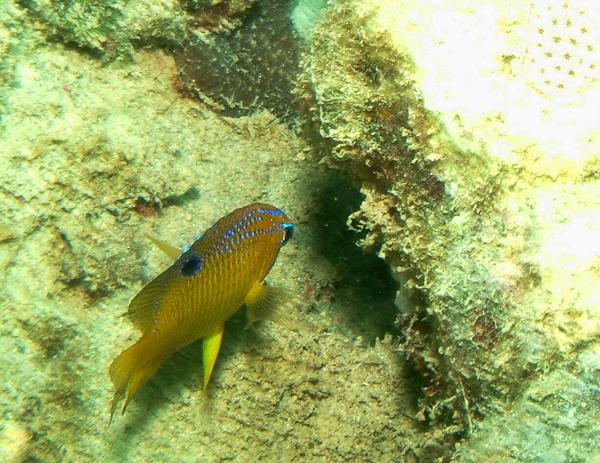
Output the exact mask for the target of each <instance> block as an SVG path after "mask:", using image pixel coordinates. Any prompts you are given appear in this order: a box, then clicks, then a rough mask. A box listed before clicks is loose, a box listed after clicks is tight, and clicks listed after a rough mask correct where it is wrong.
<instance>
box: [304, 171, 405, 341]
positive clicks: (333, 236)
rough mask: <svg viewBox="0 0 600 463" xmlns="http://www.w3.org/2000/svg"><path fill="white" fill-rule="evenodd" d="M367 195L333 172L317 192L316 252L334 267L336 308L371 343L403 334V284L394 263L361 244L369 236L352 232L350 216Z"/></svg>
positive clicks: (332, 277)
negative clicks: (399, 321)
mask: <svg viewBox="0 0 600 463" xmlns="http://www.w3.org/2000/svg"><path fill="white" fill-rule="evenodd" d="M362 199H363V198H362V195H361V194H360V192H359V191H358V190H357V189H356V187H355V186H354V185H353V184H352V183H351V182H350V181H349V179H348V178H347V177H345V176H344V175H343V174H342V173H341V172H339V171H337V170H332V171H330V172H329V173H328V174H327V175H326V178H325V181H324V182H323V186H322V187H321V188H320V189H319V190H318V191H317V197H316V201H315V204H316V205H317V207H316V210H315V211H314V219H313V220H312V223H313V226H314V230H313V233H314V237H315V238H314V239H315V251H316V252H317V253H318V254H319V255H320V256H321V257H323V258H325V259H326V260H327V261H328V262H329V264H331V265H332V266H333V268H334V272H333V275H332V276H331V284H332V285H333V294H334V304H332V306H333V307H334V310H335V311H339V312H342V313H336V314H335V315H339V316H340V318H342V319H346V320H347V322H348V326H349V328H350V329H351V331H352V332H353V333H354V334H355V335H358V336H363V337H364V338H366V339H367V340H369V341H373V340H374V339H375V338H376V337H382V336H383V335H384V334H386V333H397V332H398V331H397V328H396V326H395V324H394V321H395V320H396V317H397V315H398V311H397V308H396V306H395V304H394V298H395V295H396V291H397V290H398V287H399V285H398V283H397V282H396V281H395V280H394V279H393V277H392V275H391V273H390V270H389V268H388V265H387V264H386V263H385V262H384V261H383V260H382V259H380V258H379V257H377V256H376V255H375V254H372V253H369V252H366V251H364V250H362V249H361V248H360V247H359V246H358V245H357V241H359V240H360V239H361V238H362V237H363V235H362V234H361V233H357V232H355V231H352V230H349V229H348V226H347V220H348V217H349V216H350V214H352V213H353V212H355V211H357V210H358V209H359V208H360V205H361V202H362Z"/></svg>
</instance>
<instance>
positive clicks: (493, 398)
mask: <svg viewBox="0 0 600 463" xmlns="http://www.w3.org/2000/svg"><path fill="white" fill-rule="evenodd" d="M510 5H511V6H510V7H508V6H506V5H504V3H503V2H496V1H492V0H489V1H485V2H469V4H468V5H464V2H461V3H460V5H459V2H455V1H451V0H448V1H437V2H434V3H433V4H430V3H423V2H418V1H408V2H402V3H401V5H399V4H398V2H394V1H387V0H373V1H369V2H334V3H333V4H332V5H331V7H330V8H329V9H328V11H327V14H326V18H325V21H323V22H322V23H321V24H319V25H318V26H317V28H316V29H315V30H314V31H313V36H312V42H311V53H310V54H309V55H307V56H306V59H305V67H306V70H307V80H308V81H309V82H310V83H311V85H312V86H313V88H314V93H315V100H316V102H317V111H318V113H317V114H318V117H319V119H320V122H321V133H322V135H323V137H324V138H325V140H327V141H328V142H329V143H330V144H331V145H332V153H331V155H330V156H329V157H328V162H329V163H330V164H333V165H336V166H338V167H339V168H342V169H344V170H346V171H348V172H351V173H352V174H353V175H354V176H355V178H356V179H357V180H358V181H359V182H360V183H361V185H362V191H363V193H364V196H365V199H364V201H363V204H362V206H361V208H360V210H359V211H358V212H356V213H355V214H354V215H353V217H352V218H351V220H350V224H351V226H353V227H355V228H358V229H362V230H365V231H367V237H366V238H365V239H364V240H363V242H362V245H363V246H364V247H365V248H368V249H374V250H377V251H378V252H379V255H380V256H381V257H383V258H385V259H386V261H387V262H388V263H389V264H390V267H391V268H392V270H393V271H394V272H395V274H396V276H397V278H398V279H399V280H400V281H403V282H406V283H407V285H408V286H409V287H410V288H413V289H414V295H413V297H412V298H410V297H408V298H407V297H406V295H402V294H400V295H399V297H398V301H399V309H400V311H401V314H400V316H399V324H400V326H401V328H402V330H403V332H404V333H405V340H404V346H403V348H404V350H405V351H406V352H407V353H408V354H410V355H411V357H412V359H413V361H414V365H415V369H416V370H417V371H418V372H419V373H420V374H421V376H422V377H423V389H422V398H421V411H420V413H419V416H420V417H421V419H423V420H424V421H426V422H428V423H430V424H432V425H433V429H439V430H441V433H440V434H439V435H438V437H439V440H438V442H439V443H440V445H441V448H443V447H444V445H446V450H441V451H440V452H441V453H440V455H444V454H445V455H447V456H448V457H449V455H450V454H449V453H448V450H449V449H450V448H451V447H447V445H448V444H449V443H450V444H451V443H452V442H453V440H454V439H456V438H460V437H461V436H464V435H465V434H469V433H472V434H473V438H472V440H471V441H469V440H467V441H465V442H462V444H461V447H460V448H461V449H462V450H460V451H459V453H458V454H457V458H458V455H459V456H462V457H463V458H465V461H482V458H483V456H485V458H484V459H486V458H487V456H489V455H490V452H491V451H492V450H491V449H494V452H493V454H495V455H498V459H494V461H504V460H510V459H512V458H514V459H515V460H517V461H567V460H568V461H589V459H590V458H591V457H592V456H593V455H597V453H598V447H597V446H596V445H594V439H596V440H597V436H596V437H594V429H597V426H598V421H597V420H598V417H597V416H593V414H590V413H585V412H583V410H580V408H579V407H580V405H578V401H579V400H580V399H581V398H583V397H587V395H588V394H590V393H592V394H593V392H592V391H594V390H597V377H596V376H595V374H597V365H596V366H594V365H593V364H590V363H589V361H588V362H587V363H586V362H585V361H583V360H582V358H583V357H585V358H587V359H588V360H589V359H591V358H592V356H591V354H589V355H587V356H586V355H584V350H586V351H589V352H590V353H591V352H594V351H596V352H597V346H598V344H597V340H598V336H599V334H600V313H599V311H600V286H599V285H600V283H599V281H600V279H599V278H598V277H599V270H598V269H599V266H598V262H600V260H599V259H600V247H599V246H598V240H597V239H596V238H595V237H597V236H598V233H599V232H600V211H599V209H598V197H599V192H600V179H599V177H598V166H599V161H600V158H599V157H598V154H599V153H600V149H599V148H600V136H599V135H600V132H599V131H598V128H597V121H598V119H599V117H600V109H599V107H598V106H597V105H594V104H593V103H591V102H593V101H598V96H599V95H598V93H599V92H600V85H599V83H598V81H597V78H596V76H597V70H598V65H599V63H600V61H599V59H598V57H599V51H600V50H599V49H598V46H597V44H598V43H599V40H598V30H597V28H596V27H595V26H594V25H595V24H597V20H598V15H599V14H600V11H599V8H598V6H597V4H596V3H595V2H590V1H584V0H581V1H573V2H563V3H561V4H560V5H559V4H556V3H554V2H535V3H533V2H532V3H529V2H526V3H523V4H522V3H519V4H517V3H516V2H511V4H510ZM590 349H591V350H590ZM594 349H596V350H594ZM583 371H588V372H589V373H587V374H585V375H584V374H583V373H581V374H579V373H578V372H583ZM594 378H595V379H594ZM595 388H596V389H595ZM596 395H597V393H596ZM559 397H562V399H558V398H559ZM553 398H556V400H554V399H553ZM588 400H591V399H588ZM541 401H543V402H544V406H542V407H540V406H539V405H536V402H541ZM505 412H506V413H505ZM580 412H581V413H580ZM565 414H567V415H568V416H575V415H577V416H578V418H577V423H576V424H573V425H572V426H574V427H573V428H572V429H573V430H574V431H573V433H574V434H576V436H573V437H572V438H559V437H558V436H560V435H561V434H562V433H563V432H564V430H565V428H568V426H569V423H566V422H565V418H564V415H565ZM482 418H483V420H481V419H482ZM523 423H527V424H523ZM540 423H543V426H541V425H540ZM505 428H508V429H510V428H513V429H515V428H519V432H518V433H516V432H514V433H506V434H503V435H504V437H503V439H502V440H501V441H500V442H499V441H498V440H497V439H494V438H493V437H492V436H493V435H494V433H496V432H500V433H504V431H503V429H505ZM540 429H543V435H544V438H541V437H540V438H539V439H537V438H536V437H537V436H536V435H537V432H538V431H540ZM471 442H472V445H473V447H469V445H470V443H471ZM532 442H535V443H536V446H535V447H534V448H532ZM496 446H498V448H496ZM550 455H552V456H553V457H552V458H553V459H552V460H548V459H547V458H546V456H550Z"/></svg>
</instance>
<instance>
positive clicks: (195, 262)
mask: <svg viewBox="0 0 600 463" xmlns="http://www.w3.org/2000/svg"><path fill="white" fill-rule="evenodd" d="M200 270H202V259H201V258H200V257H198V256H194V255H191V256H188V257H186V258H185V259H184V260H183V261H182V262H181V267H180V271H181V274H182V275H183V276H186V277H193V276H194V275H195V274H196V273H198V272H199V271H200Z"/></svg>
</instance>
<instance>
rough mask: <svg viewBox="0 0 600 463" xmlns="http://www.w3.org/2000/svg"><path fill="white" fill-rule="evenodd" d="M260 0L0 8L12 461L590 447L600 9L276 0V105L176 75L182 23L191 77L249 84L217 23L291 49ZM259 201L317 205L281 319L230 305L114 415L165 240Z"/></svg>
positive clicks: (2, 421) (373, 457) (568, 457)
mask: <svg viewBox="0 0 600 463" xmlns="http://www.w3.org/2000/svg"><path fill="white" fill-rule="evenodd" d="M256 4H257V2H256V1H226V0H224V1H212V2H208V1H193V0H189V1H182V2H176V1H160V2H151V1H142V2H128V1H126V0H116V1H113V2H110V3H107V2H89V1H84V0H69V1H54V2H48V1H38V0H29V1H27V0H22V1H6V2H2V3H1V4H0V210H1V211H2V214H0V318H1V324H0V326H1V328H0V330H1V331H0V338H1V340H2V342H1V343H0V360H1V361H2V363H3V365H4V367H3V368H2V369H1V370H0V384H1V385H2V386H1V387H2V394H0V460H2V461H9V462H20V461H39V462H46V461H94V462H97V461H128V462H135V461H140V462H141V461H199V460H201V461H215V462H216V461H224V460H231V461H240V462H241V461H315V462H318V461H323V462H325V461H327V462H329V461H382V462H386V461H389V462H393V461H407V462H411V461H415V462H416V461H466V462H470V461H474V462H475V461H477V462H480V461H507V462H509V461H530V462H542V461H544V462H563V461H569V462H571V461H572V462H585V461H594V458H598V457H599V456H600V448H599V446H598V442H599V441H600V440H599V439H598V437H599V436H598V431H597V430H598V427H599V422H598V419H599V418H598V416H599V414H598V413H597V403H598V400H599V392H598V391H600V362H599V360H598V359H599V358H600V344H599V343H598V339H599V337H600V283H599V282H600V279H599V278H598V277H599V276H600V275H599V273H600V257H599V256H600V248H599V244H598V243H600V241H598V240H597V236H598V235H599V231H600V209H599V207H598V203H599V198H600V149H599V148H600V136H599V134H600V132H599V131H598V127H597V121H598V120H600V117H599V116H600V114H599V112H600V108H598V105H597V104H594V102H596V101H598V100H599V98H598V97H599V96H600V95H599V94H598V93H599V92H600V89H599V87H600V83H599V82H598V79H597V73H598V66H600V59H599V52H600V50H599V48H598V43H600V40H598V39H599V37H598V34H599V33H598V30H597V26H596V24H598V23H599V22H600V21H599V18H600V11H599V9H598V7H597V6H596V5H595V3H594V2H592V1H586V0H579V1H573V2H572V1H568V2H563V3H561V4H560V5H559V4H557V3H555V2H549V1H548V2H546V1H539V2H535V3H533V2H532V3H529V2H525V3H522V2H509V3H506V2H499V1H492V0H486V1H484V2H481V1H479V2H467V3H466V4H465V2H456V1H450V0H439V1H436V2H433V3H432V2H427V3H425V2H419V1H416V0H415V1H402V2H399V1H391V0H370V1H367V2H364V1H361V2H359V1H343V2H341V1H339V2H338V1H329V2H324V1H323V0H307V1H301V2H281V5H284V6H285V5H287V6H286V7H284V8H283V10H286V9H287V10H289V11H290V12H291V16H292V20H291V23H292V24H293V25H294V26H295V28H296V30H297V36H296V35H295V34H296V32H292V33H291V35H290V34H289V33H288V32H286V34H285V37H282V41H283V40H285V43H286V44H289V43H290V38H294V39H295V40H297V41H298V50H299V51H300V52H301V61H300V63H299V66H298V67H295V66H294V67H293V70H291V71H290V75H286V74H285V73H283V74H282V73H281V72H282V70H283V67H282V68H281V69H278V70H277V72H278V73H279V74H278V75H283V76H284V77H285V82H286V86H287V85H289V84H290V83H295V88H293V89H292V90H290V92H293V97H292V98H290V101H294V102H297V101H301V102H302V103H301V104H299V106H298V108H297V109H295V110H294V111H298V112H292V113H291V115H290V113H287V112H286V113H285V114H286V120H285V123H282V121H280V120H278V119H277V117H276V115H273V114H272V113H270V112H269V111H268V109H271V108H275V110H274V112H275V113H276V114H277V113H278V111H279V110H278V109H277V108H278V107H281V106H274V105H271V104H269V101H268V100H266V99H265V98H268V97H269V95H262V94H261V95H257V99H256V101H254V100H252V98H250V97H249V95H247V93H244V94H243V96H244V99H243V100H240V101H242V102H243V103H244V108H246V107H249V108H252V109H253V110H252V111H249V112H248V113H246V112H244V116H243V117H238V118H232V117H226V115H227V114H226V113H225V114H223V113H219V112H214V110H215V107H214V105H210V104H209V105H207V104H206V101H204V102H203V101H196V100H193V99H190V98H189V96H190V95H189V93H187V91H185V90H184V88H185V87H188V86H189V82H186V81H185V75H184V73H183V72H182V63H184V65H185V63H186V62H187V61H186V60H188V59H189V58H187V56H188V55H186V54H185V47H186V44H190V43H194V44H196V45H198V44H204V45H202V46H203V47H204V48H203V50H204V51H202V52H201V53H200V54H198V53H199V52H198V49H195V50H194V53H193V54H191V55H189V56H192V58H193V59H195V60H196V62H195V66H196V69H194V73H195V76H194V78H195V79H199V80H198V82H202V78H203V77H204V78H205V79H206V80H205V81H206V82H209V83H210V82H216V81H218V79H219V76H220V75H221V74H220V73H221V72H227V79H232V82H233V84H232V85H234V84H235V85H240V87H239V88H241V89H242V90H243V89H244V87H243V85H241V84H240V79H241V78H242V76H243V74H245V73H246V71H245V70H244V72H237V71H239V70H236V68H235V66H233V67H231V66H228V67H227V68H226V69H225V68H224V69H225V71H221V70H219V69H218V68H217V67H215V68H211V69H207V73H206V74H202V66H201V65H199V64H201V63H198V62H197V61H198V59H196V58H194V57H198V56H211V57H213V58H214V57H215V56H217V57H218V53H217V52H218V50H217V49H216V48H214V47H212V48H210V47H211V46H212V45H211V44H213V45H214V44H215V43H217V44H221V45H223V44H226V45H227V50H228V54H229V55H228V56H229V58H231V61H232V62H233V63H235V60H236V59H237V58H239V56H236V53H237V54H239V53H240V50H242V51H243V53H244V56H245V57H248V59H245V60H244V62H246V63H261V62H262V63H276V62H278V61H277V59H276V56H277V55H276V53H277V52H278V51H277V43H276V37H275V38H273V36H272V35H271V36H269V37H272V38H271V39H270V40H273V41H274V42H273V43H269V44H264V43H257V42H256V41H253V40H252V34H251V29H252V28H251V27H248V24H250V25H252V24H260V23H261V22H260V19H261V18H257V17H256V14H264V13H260V12H264V11H267V12H268V11H278V12H279V11H281V10H282V8H280V7H273V8H271V7H269V8H264V9H261V8H257V5H256ZM258 6H261V5H258ZM257 12H259V13H257ZM253 15H254V16H253ZM276 22H277V24H278V25H279V26H282V22H281V21H280V20H277V21H276ZM266 23H267V24H268V23H269V22H268V21H267V22H266ZM244 25H245V26H246V27H244ZM279 26H278V27H279ZM283 26H285V27H283ZM283 26H282V30H286V31H287V30H288V29H289V28H288V27H287V25H285V24H283ZM236 31H242V32H243V33H242V32H239V33H238V36H237V37H243V39H244V40H241V39H239V40H238V41H239V42H240V43H242V45H243V46H238V45H236V42H235V40H232V41H228V38H227V37H228V35H227V34H231V37H236V35H235V34H236ZM217 34H218V35H219V38H218V39H215V37H217ZM196 45H195V46H196ZM286 46H287V45H286ZM253 47H254V48H253ZM269 47H271V48H273V50H274V52H273V54H272V55H268V54H269ZM173 50H177V52H176V55H177V57H178V58H177V59H178V62H176V60H175V59H174V57H173V53H172V52H173ZM215 50H216V51H215ZM267 55H268V56H267ZM206 65H207V67H208V66H209V65H210V63H209V62H207V63H206ZM252 66H254V64H252ZM256 66H259V64H256ZM269 66H270V67H272V65H271V64H270V65H269ZM244 69H245V68H244ZM294 73H298V76H296V77H295V80H294V75H293V74H294ZM182 77H183V80H182ZM215 79H216V80H215ZM236 79H237V80H236ZM225 81H226V80H225V79H224V78H223V79H222V82H225ZM267 81H268V79H266V80H265V82H267ZM260 82H262V81H260ZM261 88H262V87H261ZM286 88H288V87H286ZM187 90H189V88H188V89H187ZM194 90H195V91H196V92H197V93H198V94H200V93H202V91H203V90H202V88H194ZM244 91H245V90H244ZM266 93H270V92H266ZM238 94H239V92H237V91H236V92H232V95H233V96H231V97H229V96H228V95H225V97H226V98H229V99H230V101H231V102H233V103H234V104H239V103H236V102H235V101H234V100H233V99H234V98H237V97H236V95H238ZM208 96H209V97H210V99H214V96H215V95H208ZM250 96H251V95H250ZM261 98H263V100H261ZM201 100H202V98H201ZM278 100H279V101H278V103H279V105H281V103H282V100H281V99H278ZM228 101H229V100H228ZM248 102H251V103H252V104H248ZM225 103H227V102H225ZM283 107H285V104H284V105H283ZM265 109H267V110H265ZM282 113H283V111H282ZM294 114H295V116H294ZM294 117H295V118H296V120H295V123H294V121H293V118H294ZM311 128H314V129H316V131H317V132H318V133H317V134H316V135H315V133H314V132H311V131H310V129H311ZM307 134H310V135H311V136H310V137H307V136H306V135H307ZM332 168H333V169H332ZM348 178H349V179H351V182H350V181H348ZM359 190H360V193H361V194H359ZM253 201H265V202H270V203H272V204H275V205H277V206H278V207H281V208H283V209H284V210H286V212H287V213H288V214H289V215H290V216H291V217H292V218H294V219H295V221H296V226H297V232H296V234H295V236H294V239H293V240H292V241H291V242H290V244H288V245H286V247H285V248H284V249H283V251H282V254H281V256H280V257H279V259H278V262H277V264H276V266H275V268H274V270H273V272H272V273H271V275H270V276H269V278H268V280H269V283H272V284H276V285H281V286H285V287H288V288H289V289H290V292H291V293H292V294H295V295H296V296H295V298H294V299H293V301H291V302H292V303H291V306H290V308H289V311H288V314H287V315H288V316H287V317H286V318H285V320H282V321H281V323H279V324H273V323H267V322H264V323H261V324H259V325H258V326H256V327H255V328H254V329H252V330H244V329H243V328H244V325H245V320H244V317H243V315H244V314H243V313H241V314H240V316H239V317H237V316H236V317H234V319H232V320H231V321H230V323H229V324H228V326H227V330H226V337H225V340H224V345H223V348H222V352H221V354H220V359H219V362H218V363H217V367H216V370H215V373H214V377H213V382H212V384H211V385H210V387H209V389H208V391H207V392H206V393H202V391H201V389H202V386H201V385H202V378H201V374H202V373H201V371H202V370H201V352H200V345H198V344H195V345H192V346H190V347H188V348H186V349H184V350H183V351H182V352H180V353H178V354H175V355H174V356H173V358H172V359H170V361H168V362H167V363H166V364H165V365H164V367H163V368H162V369H161V370H160V372H159V373H158V374H157V376H156V377H155V378H154V379H153V380H152V381H151V382H150V383H149V384H148V385H147V386H146V387H145V388H144V389H143V390H142V391H141V393H140V394H139V397H137V398H136V400H135V401H134V402H133V403H132V404H131V406H130V408H129V409H128V411H127V413H126V414H125V415H124V416H118V417H116V420H115V422H113V424H112V425H111V426H110V428H109V427H108V426H107V422H108V410H109V405H110V399H111V397H112V392H113V391H112V388H111V385H110V381H109V378H108V372H107V370H108V365H109V364H110V361H111V360H112V358H114V356H115V355H116V354H118V353H119V352H120V351H121V350H122V349H123V348H124V347H125V346H127V345H129V344H131V342H132V340H134V339H135V338H136V337H137V336H138V334H137V333H136V332H135V330H134V329H133V327H132V326H131V325H130V324H129V323H128V321H127V318H126V317H123V314H124V312H126V307H127V303H128V301H129V300H130V299H131V297H133V296H134V295H135V293H136V292H137V291H138V290H139V289H140V288H141V287H142V285H143V284H144V283H145V282H147V281H149V279H151V278H152V277H154V276H155V275H156V274H157V273H158V272H160V271H161V269H163V268H165V267H166V266H167V265H168V263H169V262H168V260H167V259H165V258H164V257H163V256H162V255H161V253H160V252H158V251H157V250H156V249H153V248H152V247H151V245H150V243H149V242H148V240H147V239H145V235H150V236H153V237H156V238H160V239H163V240H165V241H167V242H171V243H172V244H174V245H180V246H184V245H185V244H189V242H191V241H192V240H193V239H194V237H195V236H196V234H198V232H200V231H202V230H203V229H205V228H206V227H208V226H210V225H211V224H212V223H213V222H214V221H215V220H216V219H218V218H219V217H220V216H222V215H224V214H225V213H227V212H229V211H230V210H232V209H233V208H235V207H239V206H241V205H244V204H247V203H250V202H253ZM346 221H347V224H346ZM348 228H350V229H351V230H348ZM352 230H354V231H352ZM359 239H360V241H359V244H360V246H362V247H363V248H364V251H363V252H361V250H360V249H359V248H358V247H356V246H355V242H356V241H357V240H359ZM374 254H378V255H379V256H380V257H381V258H382V259H378V258H376V257H374ZM388 269H389V270H388ZM390 271H391V274H392V275H393V276H394V278H395V280H396V281H397V282H398V283H396V282H395V281H394V280H393V279H392V278H391V277H390V275H389V273H390Z"/></svg>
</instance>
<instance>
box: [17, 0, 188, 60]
mask: <svg viewBox="0 0 600 463" xmlns="http://www.w3.org/2000/svg"><path fill="white" fill-rule="evenodd" d="M18 3H19V4H20V5H21V6H22V7H23V8H25V9H26V10H27V11H28V12H29V13H30V14H31V16H32V17H33V18H35V19H37V20H39V21H41V22H42V23H43V24H45V25H46V27H47V33H48V35H49V36H50V37H53V38H58V39H59V40H60V41H63V42H66V43H70V44H74V45H76V46H78V47H81V48H84V49H87V50H89V51H92V52H96V53H105V54H108V55H114V56H121V55H127V54H131V53H132V42H134V41H138V42H142V41H144V42H146V43H147V42H153V41H154V42H163V43H174V42H178V41H180V40H181V39H182V38H183V37H185V34H186V27H187V22H188V20H189V19H190V16H189V15H188V13H187V12H186V11H185V9H184V6H185V2H179V1H176V0H160V1H155V0H149V1H135V2H130V1H127V0H114V1H111V2H105V1H88V0H53V1H50V0H20V1H19V2H18Z"/></svg>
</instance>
